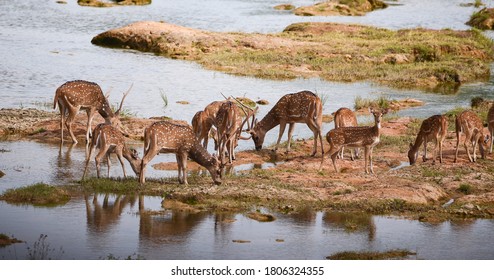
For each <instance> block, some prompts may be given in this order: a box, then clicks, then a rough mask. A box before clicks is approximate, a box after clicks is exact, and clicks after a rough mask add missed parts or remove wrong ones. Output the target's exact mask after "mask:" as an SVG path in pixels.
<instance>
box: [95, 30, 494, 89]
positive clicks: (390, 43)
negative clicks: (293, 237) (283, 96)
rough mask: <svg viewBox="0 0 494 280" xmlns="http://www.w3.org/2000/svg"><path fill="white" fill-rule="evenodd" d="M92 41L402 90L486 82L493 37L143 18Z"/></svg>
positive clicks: (254, 70)
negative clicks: (255, 27) (258, 30)
mask: <svg viewBox="0 0 494 280" xmlns="http://www.w3.org/2000/svg"><path fill="white" fill-rule="evenodd" d="M92 43H93V44H96V45H99V46H105V47H114V48H130V49H136V50H140V51H144V52H153V53H155V54H157V55H161V56H165V57H168V58H174V59H183V60H190V61H195V62H197V63H199V64H201V65H202V66H203V67H205V68H206V69H210V70H216V71H222V72H225V73H229V74H235V75H242V76H254V77H259V78H266V79H294V78H297V77H304V78H309V77H320V78H322V79H325V80H328V81H339V82H355V81H362V80H368V81H372V82H375V83H377V84H382V85H387V86H390V87H395V88H414V89H425V90H430V91H441V92H451V91H454V90H455V89H456V88H457V87H458V86H459V85H460V84H463V83H469V82H473V81H478V80H486V79H488V78H489V76H490V64H489V63H490V62H492V61H493V59H494V51H493V42H492V41H491V40H490V39H488V38H486V37H485V36H484V35H482V33H481V32H479V31H476V30H471V31H454V30H427V29H422V28H416V29H406V30H397V31H393V30H387V29H383V28H375V27H370V26H362V25H347V24H336V23H296V24H292V25H290V26H288V27H286V28H285V30H284V31H283V32H281V33H275V34H254V33H221V32H210V31H204V30H198V29H192V28H187V27H182V26H177V25H173V24H169V23H166V22H136V23H132V24H129V25H127V26H124V27H121V28H116V29H112V30H109V31H106V32H103V33H101V34H99V35H97V36H95V37H94V38H93V39H92Z"/></svg>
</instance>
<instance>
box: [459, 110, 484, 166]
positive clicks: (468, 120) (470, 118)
mask: <svg viewBox="0 0 494 280" xmlns="http://www.w3.org/2000/svg"><path fill="white" fill-rule="evenodd" d="M455 130H456V140H457V142H456V153H455V162H456V160H457V159H458V149H459V148H460V134H461V133H464V134H465V141H464V142H463V145H464V146H465V150H466V151H467V155H468V159H469V160H470V162H475V161H476V160H477V155H476V152H475V150H476V148H477V144H478V145H479V150H480V155H481V157H482V158H485V150H484V149H486V144H487V142H488V141H489V135H486V136H485V137H484V126H483V124H482V120H481V119H480V117H479V116H478V115H477V114H476V113H474V112H473V111H470V110H467V111H463V112H461V113H460V114H459V115H458V116H456V120H455ZM469 142H470V144H471V145H472V148H473V157H472V155H471V154H470V150H469V149H468V144H467V143H469Z"/></svg>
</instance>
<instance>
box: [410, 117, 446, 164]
mask: <svg viewBox="0 0 494 280" xmlns="http://www.w3.org/2000/svg"><path fill="white" fill-rule="evenodd" d="M446 133H448V119H447V118H446V117H445V116H442V115H434V116H432V117H429V118H428V119H426V120H424V121H423V122H422V125H421V126H420V130H419V133H418V134H417V138H416V139H415V143H414V144H412V143H410V150H408V159H409V161H410V165H412V164H415V162H416V161H417V158H418V156H419V148H420V146H421V145H422V143H423V144H424V155H423V156H422V160H423V161H424V162H425V161H426V160H427V142H431V141H434V142H435V146H434V150H433V151H432V162H433V163H435V162H436V157H437V149H439V162H440V163H442V162H443V141H444V138H445V137H446Z"/></svg>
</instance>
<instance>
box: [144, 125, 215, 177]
mask: <svg viewBox="0 0 494 280" xmlns="http://www.w3.org/2000/svg"><path fill="white" fill-rule="evenodd" d="M159 153H174V154H175V155H176V158H177V164H178V181H179V183H180V184H186V185H187V184H188V182H187V157H189V158H190V159H192V160H194V161H195V162H197V163H198V164H200V165H202V166H204V167H205V168H206V169H207V170H208V171H209V173H210V174H211V177H212V178H213V181H214V183H215V184H218V185H219V184H221V169H222V167H221V166H220V162H219V161H218V159H217V158H216V157H215V156H211V155H210V154H209V153H208V151H207V150H206V149H205V148H204V147H203V146H202V145H201V144H200V143H199V141H198V140H197V138H196V137H195V135H194V132H193V131H192V128H191V127H190V126H188V125H183V124H177V123H173V122H170V121H160V122H155V123H153V124H152V125H150V126H149V127H147V128H146V129H145V130H144V156H143V158H142V164H141V172H140V175H139V181H140V183H141V184H144V182H145V171H146V165H147V164H148V163H149V162H150V161H151V160H152V159H153V158H154V156H156V155H157V154H159Z"/></svg>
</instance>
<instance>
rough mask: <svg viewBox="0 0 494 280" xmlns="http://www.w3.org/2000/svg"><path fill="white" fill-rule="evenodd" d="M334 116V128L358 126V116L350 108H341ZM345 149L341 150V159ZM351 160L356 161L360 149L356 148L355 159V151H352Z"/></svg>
mask: <svg viewBox="0 0 494 280" xmlns="http://www.w3.org/2000/svg"><path fill="white" fill-rule="evenodd" d="M333 116H334V128H338V127H347V126H358V124H357V116H355V113H354V112H353V111H352V110H350V109H348V108H340V109H338V110H337V111H336V112H334V113H333ZM344 149H345V148H344V147H343V148H341V152H340V153H339V155H338V156H339V158H340V159H343V151H344ZM350 155H351V159H352V160H354V158H355V157H358V155H359V149H358V148H355V157H354V150H350Z"/></svg>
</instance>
